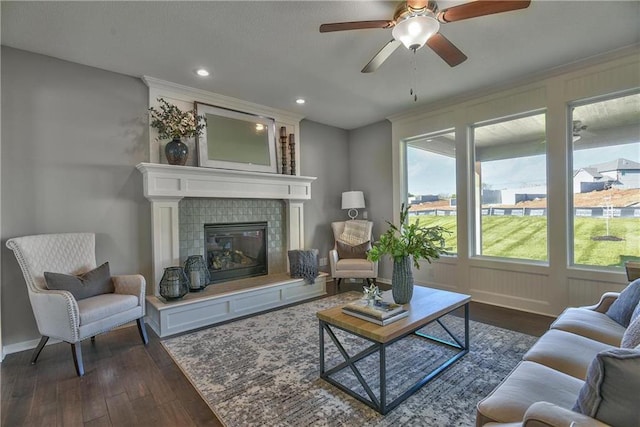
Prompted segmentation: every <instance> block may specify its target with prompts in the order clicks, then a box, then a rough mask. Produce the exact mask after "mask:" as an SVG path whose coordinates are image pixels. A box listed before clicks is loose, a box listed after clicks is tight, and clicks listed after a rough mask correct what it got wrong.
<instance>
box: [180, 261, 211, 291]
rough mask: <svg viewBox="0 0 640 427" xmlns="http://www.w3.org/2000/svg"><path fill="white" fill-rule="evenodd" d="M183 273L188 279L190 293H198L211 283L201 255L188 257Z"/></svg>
mask: <svg viewBox="0 0 640 427" xmlns="http://www.w3.org/2000/svg"><path fill="white" fill-rule="evenodd" d="M184 272H185V274H186V275H187V278H188V279H189V291H190V292H200V291H201V290H203V289H204V288H206V287H207V285H208V284H209V282H211V275H210V274H209V269H208V268H207V266H206V264H205V263H204V258H203V257H202V255H191V256H190V257H188V258H187V260H186V261H185V263H184Z"/></svg>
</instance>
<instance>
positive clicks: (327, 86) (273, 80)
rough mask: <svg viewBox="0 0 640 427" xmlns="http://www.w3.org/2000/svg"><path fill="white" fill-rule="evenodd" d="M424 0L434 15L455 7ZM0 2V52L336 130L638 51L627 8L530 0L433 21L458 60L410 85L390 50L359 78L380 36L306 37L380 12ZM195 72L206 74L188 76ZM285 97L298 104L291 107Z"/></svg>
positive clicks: (272, 5)
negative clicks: (521, 5) (289, 115)
mask: <svg viewBox="0 0 640 427" xmlns="http://www.w3.org/2000/svg"><path fill="white" fill-rule="evenodd" d="M438 3H439V6H440V8H441V9H443V8H446V7H450V6H452V5H455V4H460V3H464V2H461V1H445V0H441V1H439V2H438ZM0 4H1V8H2V9H1V13H2V44H3V45H7V46H11V47H14V48H18V49H24V50H28V51H32V52H37V53H42V54H45V55H50V56H53V57H57V58H61V59H65V60H68V61H73V62H77V63H81V64H86V65H90V66H94V67H98V68H102V69H106V70H111V71H115V72H119V73H124V74H128V75H132V76H142V75H149V76H152V77H156V78H160V79H163V80H168V81H171V82H175V83H180V84H183V85H187V86H191V87H197V88H200V89H204V90H209V91H212V92H215V93H219V94H223V95H227V96H232V97H235V98H240V99H243V100H247V101H251V102H255V103H258V104H262V105H267V106H270V107H275V108H280V109H284V110H289V111H294V112H298V113H300V114H302V115H304V116H305V117H307V118H308V119H311V120H314V121H317V122H320V123H325V124H329V125H332V126H337V127H340V128H344V129H353V128H357V127H360V126H363V125H366V124H369V123H373V122H376V121H378V120H381V119H383V118H384V117H386V116H388V115H391V114H394V113H398V112H401V111H404V110H407V109H412V108H416V107H418V106H420V105H424V104H428V103H431V102H434V101H436V100H441V99H445V98H448V97H451V96H455V95H459V94H462V93H465V92H468V91H476V90H481V89H483V88H486V87H488V86H496V85H501V84H504V83H505V82H509V81H517V80H520V79H523V78H524V77H526V76H527V75H531V74H535V73H539V72H541V71H543V70H547V69H550V68H553V67H557V66H560V65H564V64H568V63H571V62H575V61H577V60H580V59H584V58H587V57H590V56H594V55H599V54H603V53H607V52H610V51H612V50H615V49H619V48H622V47H626V46H630V45H637V44H639V43H640V25H638V23H639V22H640V1H547V0H533V1H532V3H531V6H529V8H528V9H524V10H520V11H514V12H508V13H503V14H499V15H492V16H485V17H480V18H474V19H471V20H467V21H461V22H456V23H449V24H443V25H442V26H441V32H442V33H443V34H444V35H445V36H446V37H447V38H449V40H451V41H452V42H453V43H455V44H456V45H457V46H458V48H460V49H461V50H462V51H463V52H464V53H465V54H466V55H467V56H468V57H469V59H468V60H467V61H466V62H464V63H462V64H461V65H459V66H457V67H455V68H450V67H449V66H448V65H447V64H446V63H445V62H444V61H442V60H441V59H440V58H439V57H438V56H437V55H436V54H435V53H433V52H432V51H430V50H429V49H428V48H423V49H421V50H419V51H418V52H417V54H416V59H417V72H418V74H417V75H418V78H417V79H416V82H415V83H412V79H411V69H412V67H411V63H410V58H411V53H410V52H409V51H407V50H405V49H404V48H403V47H401V48H399V49H398V50H397V51H396V52H395V53H394V54H393V55H392V56H391V57H390V58H389V60H387V62H386V63H384V64H383V65H382V66H381V67H380V69H378V71H376V72H375V73H373V74H362V73H360V70H361V69H362V67H363V66H364V65H365V64H366V63H367V62H368V61H369V60H370V59H371V57H372V56H373V55H374V54H375V53H376V52H377V51H378V50H379V49H380V48H381V47H382V46H383V45H384V44H385V43H386V42H388V41H389V40H390V39H391V30H389V29H386V30H385V29H370V30H356V31H344V32H335V33H326V34H320V33H319V31H318V27H319V25H320V24H322V23H327V22H341V21H356V20H371V19H390V18H391V17H392V15H393V10H394V7H395V4H396V3H394V2H368V1H367V2H361V1H350V2H342V1H323V2H312V1H296V2H294V1H282V2H266V1H253V2H249V1H228V2H222V1H210V2H191V1H173V2H148V1H142V2H93V1H91V2H57V1H45V2H21V1H19V2H10V1H2V2H1V3H0ZM200 66H203V67H206V68H208V69H210V71H211V72H212V76H211V77H209V78H206V79H202V78H199V77H197V76H196V75H195V74H194V70H195V69H196V68H198V67H200ZM43 71H46V70H43ZM412 85H415V86H414V87H415V88H416V90H417V93H418V102H417V103H415V102H414V101H413V99H412V97H411V96H410V95H409V89H410V88H411V86H412ZM296 97H304V98H306V99H307V104H306V105H304V106H298V105H296V104H295V102H294V100H295V98H296Z"/></svg>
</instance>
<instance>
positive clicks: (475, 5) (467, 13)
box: [320, 0, 531, 73]
mask: <svg viewBox="0 0 640 427" xmlns="http://www.w3.org/2000/svg"><path fill="white" fill-rule="evenodd" d="M530 3H531V0H509V1H503V0H477V1H473V2H470V3H464V4H460V5H458V6H453V7H450V8H447V9H443V10H438V4H437V3H436V2H435V1H434V0H407V1H403V2H402V3H400V4H399V5H398V7H397V8H396V10H395V12H394V14H393V19H391V20H378V21H355V22H336V23H332V24H322V25H320V32H321V33H328V32H332V31H345V30H362V29H368V28H393V31H392V35H393V39H392V40H391V41H390V42H388V43H387V44H386V45H385V46H384V47H383V48H382V49H380V51H379V52H378V53H377V54H376V55H375V56H374V57H373V58H372V59H371V61H369V63H368V64H367V65H365V67H364V68H363V69H362V72H363V73H372V72H374V71H375V70H377V69H378V67H380V65H382V63H383V62H384V61H385V60H386V59H387V58H388V57H389V56H391V54H392V53H393V52H394V51H395V50H396V49H397V48H398V47H399V46H400V45H401V44H403V45H404V46H405V47H406V48H407V49H410V50H413V51H414V52H415V51H416V50H418V49H420V48H421V47H422V46H424V45H425V44H426V45H427V46H429V47H430V48H431V49H432V50H433V51H434V52H435V53H437V54H438V55H439V56H440V57H441V58H442V59H443V60H444V61H445V62H446V63H447V64H449V65H450V66H451V67H455V66H456V65H459V64H461V63H462V62H464V61H465V60H466V59H467V57H466V55H465V54H464V53H462V51H460V49H458V48H457V47H456V46H455V45H454V44H453V43H451V42H450V41H449V40H448V39H447V38H446V37H445V36H443V35H442V34H441V33H440V32H439V30H440V24H441V23H442V24H446V23H449V22H456V21H462V20H464V19H469V18H475V17H478V16H485V15H492V14H495V13H502V12H509V11H511V10H518V9H525V8H527V7H529V4H530Z"/></svg>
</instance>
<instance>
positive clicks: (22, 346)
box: [2, 338, 62, 360]
mask: <svg viewBox="0 0 640 427" xmlns="http://www.w3.org/2000/svg"><path fill="white" fill-rule="evenodd" d="M39 342H40V338H36V339H34V340H27V341H21V342H17V343H15V344H9V345H5V346H4V347H2V354H3V356H7V355H9V354H13V353H20V352H21V351H25V350H33V349H34V348H36V347H37V346H38V343H39ZM59 342H62V341H61V340H59V339H56V338H51V339H50V340H49V341H48V342H47V346H49V345H52V344H58V343H59ZM3 360H4V357H3Z"/></svg>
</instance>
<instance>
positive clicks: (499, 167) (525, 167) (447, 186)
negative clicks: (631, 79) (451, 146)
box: [407, 142, 640, 195]
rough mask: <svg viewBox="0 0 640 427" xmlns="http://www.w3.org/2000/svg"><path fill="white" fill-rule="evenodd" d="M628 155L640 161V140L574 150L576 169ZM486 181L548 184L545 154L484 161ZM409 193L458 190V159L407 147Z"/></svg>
mask: <svg viewBox="0 0 640 427" xmlns="http://www.w3.org/2000/svg"><path fill="white" fill-rule="evenodd" d="M618 158H625V159H628V160H632V161H634V162H638V163H640V142H637V143H634V144H624V145H617V146H607V147H599V148H591V149H584V150H578V151H575V152H574V157H573V169H574V170H575V169H579V168H582V167H586V166H590V165H594V164H598V163H604V162H607V161H611V160H616V159H618ZM482 170H483V182H484V184H486V185H487V186H488V187H489V188H491V189H494V190H501V189H505V188H519V187H523V186H525V185H526V186H533V185H540V184H544V183H545V181H546V178H545V177H546V173H545V156H544V155H538V156H529V157H520V158H514V159H507V160H494V161H488V162H483V165H482ZM407 177H408V186H409V193H411V194H414V195H422V194H455V193H456V188H455V178H456V177H455V159H453V158H451V157H447V156H443V155H440V154H434V153H430V152H426V151H423V150H419V149H414V148H409V149H408V150H407Z"/></svg>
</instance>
